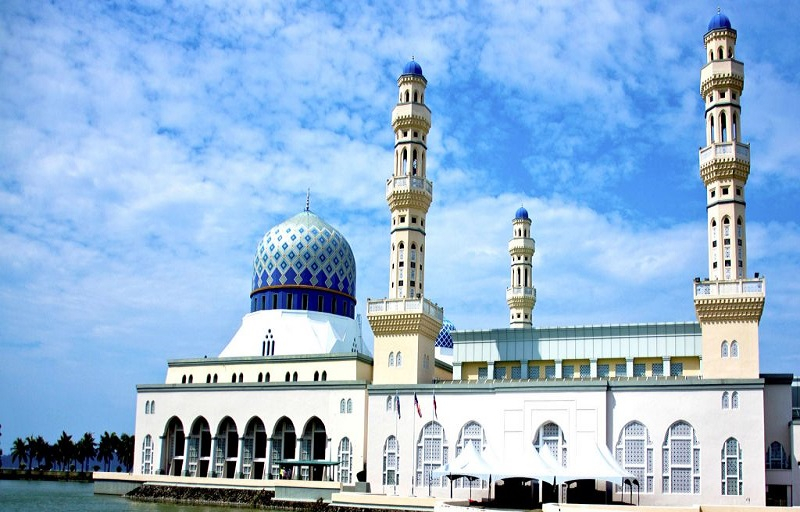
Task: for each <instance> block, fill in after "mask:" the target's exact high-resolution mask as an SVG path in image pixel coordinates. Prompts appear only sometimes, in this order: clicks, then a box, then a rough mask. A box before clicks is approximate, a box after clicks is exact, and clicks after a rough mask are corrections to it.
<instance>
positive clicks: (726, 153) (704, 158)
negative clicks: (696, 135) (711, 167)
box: [700, 141, 750, 168]
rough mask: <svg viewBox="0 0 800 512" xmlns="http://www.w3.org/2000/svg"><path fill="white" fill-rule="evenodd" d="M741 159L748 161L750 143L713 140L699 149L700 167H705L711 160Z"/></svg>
mask: <svg viewBox="0 0 800 512" xmlns="http://www.w3.org/2000/svg"><path fill="white" fill-rule="evenodd" d="M734 158H735V159H737V160H742V161H745V162H750V144H745V143H743V142H734V141H730V142H715V143H713V144H711V145H710V146H706V147H704V148H701V149H700V167H701V168H702V167H705V166H706V165H708V164H709V163H711V162H712V161H713V160H733V159H734Z"/></svg>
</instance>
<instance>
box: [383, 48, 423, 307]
mask: <svg viewBox="0 0 800 512" xmlns="http://www.w3.org/2000/svg"><path fill="white" fill-rule="evenodd" d="M427 84H428V81H427V80H426V79H425V77H424V76H423V75H422V67H421V66H420V65H419V64H417V62H416V61H414V60H411V61H410V62H409V63H408V64H406V65H405V67H404V68H403V74H402V75H400V78H398V79H397V85H398V87H399V89H400V93H399V98H398V102H397V105H396V106H395V107H394V110H392V129H393V130H394V170H393V172H392V177H391V178H389V179H388V180H387V182H386V201H387V202H388V203H389V210H390V211H391V213H392V228H391V242H392V252H391V256H390V261H389V298H393V299H402V298H405V297H408V298H413V297H420V296H422V295H423V287H424V284H425V279H424V278H425V265H424V263H425V215H427V213H428V207H429V206H430V205H431V201H432V200H433V187H432V185H431V182H430V181H428V180H427V179H426V177H425V176H426V174H427V157H426V152H427V150H428V146H427V143H428V131H429V130H430V129H431V111H430V110H429V109H428V107H427V106H425V86H426V85H427Z"/></svg>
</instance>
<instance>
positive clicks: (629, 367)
mask: <svg viewBox="0 0 800 512" xmlns="http://www.w3.org/2000/svg"><path fill="white" fill-rule="evenodd" d="M625 374H626V375H627V376H628V377H633V358H632V357H629V358H628V359H626V360H625Z"/></svg>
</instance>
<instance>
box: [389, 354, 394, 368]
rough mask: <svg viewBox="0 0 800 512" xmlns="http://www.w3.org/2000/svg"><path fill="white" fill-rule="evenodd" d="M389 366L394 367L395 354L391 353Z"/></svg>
mask: <svg viewBox="0 0 800 512" xmlns="http://www.w3.org/2000/svg"><path fill="white" fill-rule="evenodd" d="M389 366H394V352H389Z"/></svg>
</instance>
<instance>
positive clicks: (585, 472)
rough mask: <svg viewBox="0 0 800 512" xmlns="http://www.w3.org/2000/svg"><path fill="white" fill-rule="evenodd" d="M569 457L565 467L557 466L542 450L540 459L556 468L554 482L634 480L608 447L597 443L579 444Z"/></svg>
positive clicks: (553, 459)
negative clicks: (573, 454)
mask: <svg viewBox="0 0 800 512" xmlns="http://www.w3.org/2000/svg"><path fill="white" fill-rule="evenodd" d="M573 453H575V456H573V457H570V462H568V463H567V466H566V467H562V468H557V466H558V461H557V460H556V459H555V457H553V455H552V454H551V453H550V450H543V451H542V453H541V457H542V460H544V462H545V463H546V464H548V465H549V466H550V467H552V468H554V470H555V469H558V470H559V471H557V473H558V474H556V483H558V484H563V483H564V482H572V481H574V480H605V481H607V482H611V483H614V484H617V485H622V484H623V482H624V481H625V480H628V481H629V482H635V481H636V477H635V476H634V475H633V474H632V473H630V472H628V471H625V470H624V469H623V468H622V467H621V466H620V465H619V463H618V462H617V461H616V460H615V459H614V457H612V455H611V453H609V451H608V448H606V447H605V446H601V445H599V444H597V443H584V444H582V445H579V446H578V447H577V449H576V450H575V451H574V452H573Z"/></svg>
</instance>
